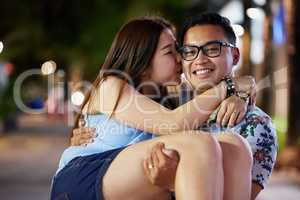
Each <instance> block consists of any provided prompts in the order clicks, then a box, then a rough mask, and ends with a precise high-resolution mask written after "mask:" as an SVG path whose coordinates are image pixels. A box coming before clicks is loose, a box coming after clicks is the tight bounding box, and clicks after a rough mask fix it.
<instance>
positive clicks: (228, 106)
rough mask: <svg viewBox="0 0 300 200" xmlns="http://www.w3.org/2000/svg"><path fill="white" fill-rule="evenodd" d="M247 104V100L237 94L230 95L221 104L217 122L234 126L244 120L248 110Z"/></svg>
mask: <svg viewBox="0 0 300 200" xmlns="http://www.w3.org/2000/svg"><path fill="white" fill-rule="evenodd" d="M247 106H248V103H247V102H245V101H244V100H242V99H240V98H239V97H237V96H235V95H233V96H231V97H228V98H227V99H225V100H224V101H223V102H222V103H221V105H220V109H219V111H218V115H217V124H219V125H222V126H227V125H228V127H233V126H234V125H235V124H238V123H239V122H241V121H242V119H243V118H244V116H245V114H246V112H247Z"/></svg>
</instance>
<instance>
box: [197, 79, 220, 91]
mask: <svg viewBox="0 0 300 200" xmlns="http://www.w3.org/2000/svg"><path fill="white" fill-rule="evenodd" d="M191 85H192V86H193V89H194V90H195V91H197V92H200V93H202V92H204V91H206V90H208V89H210V88H212V87H214V86H215V85H216V84H215V83H214V82H213V81H211V80H205V81H204V80H203V81H199V80H197V81H193V82H191Z"/></svg>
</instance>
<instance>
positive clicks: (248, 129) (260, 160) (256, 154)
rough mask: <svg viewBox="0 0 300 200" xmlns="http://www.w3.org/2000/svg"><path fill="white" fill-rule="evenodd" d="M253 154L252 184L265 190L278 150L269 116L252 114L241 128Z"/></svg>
mask: <svg viewBox="0 0 300 200" xmlns="http://www.w3.org/2000/svg"><path fill="white" fill-rule="evenodd" d="M239 132H240V134H241V135H242V136H243V137H244V138H245V139H246V140H247V141H248V142H249V144H250V146H251V150H252V154H253V166H252V182H255V183H257V184H259V185H260V186H261V187H262V188H264V187H265V186H266V184H267V181H268V179H269V177H270V175H271V173H272V170H273V167H274V164H275V160H276V156H277V150H278V142H277V137H276V131H275V128H274V125H273V124H272V120H271V119H270V117H268V116H259V115H257V114H250V115H249V116H247V117H246V119H245V123H244V124H243V125H242V126H241V127H240V130H239Z"/></svg>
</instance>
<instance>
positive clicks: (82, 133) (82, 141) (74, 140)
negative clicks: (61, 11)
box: [71, 127, 97, 146]
mask: <svg viewBox="0 0 300 200" xmlns="http://www.w3.org/2000/svg"><path fill="white" fill-rule="evenodd" d="M95 131H96V130H95V128H89V127H81V128H76V129H73V136H72V137H71V146H86V145H87V144H88V143H92V142H93V140H94V138H95V137H96V136H97V135H96V134H95Z"/></svg>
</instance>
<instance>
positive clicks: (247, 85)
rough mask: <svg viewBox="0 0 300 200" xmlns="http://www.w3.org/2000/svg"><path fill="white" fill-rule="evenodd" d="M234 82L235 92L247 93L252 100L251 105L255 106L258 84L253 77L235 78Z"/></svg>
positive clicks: (250, 100)
mask: <svg viewBox="0 0 300 200" xmlns="http://www.w3.org/2000/svg"><path fill="white" fill-rule="evenodd" d="M232 80H233V82H234V84H235V86H236V88H235V90H236V91H237V92H240V91H242V92H246V93H247V94H248V95H249V97H250V99H249V104H250V105H255V102H256V82H255V79H254V77H253V76H241V77H234V78H233V79H232Z"/></svg>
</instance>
